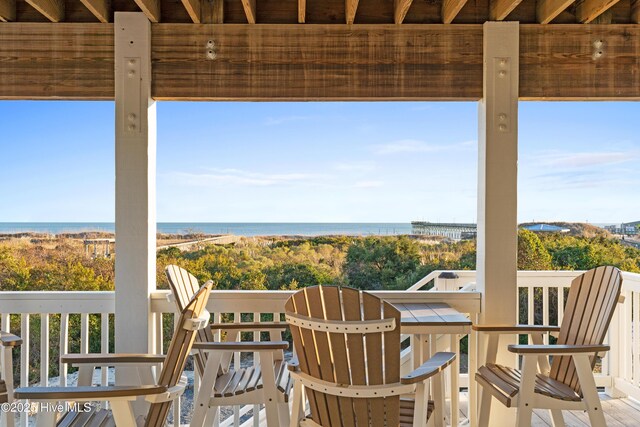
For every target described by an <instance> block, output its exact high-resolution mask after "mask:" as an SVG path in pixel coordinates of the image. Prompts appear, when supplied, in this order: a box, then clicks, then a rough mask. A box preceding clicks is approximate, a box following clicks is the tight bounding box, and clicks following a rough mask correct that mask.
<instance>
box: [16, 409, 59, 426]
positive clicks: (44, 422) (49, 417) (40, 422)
mask: <svg viewBox="0 0 640 427" xmlns="http://www.w3.org/2000/svg"><path fill="white" fill-rule="evenodd" d="M22 416H25V414H24V413H23V415H22ZM55 425H56V413H55V412H53V411H42V412H38V416H37V417H36V427H54V426H55Z"/></svg>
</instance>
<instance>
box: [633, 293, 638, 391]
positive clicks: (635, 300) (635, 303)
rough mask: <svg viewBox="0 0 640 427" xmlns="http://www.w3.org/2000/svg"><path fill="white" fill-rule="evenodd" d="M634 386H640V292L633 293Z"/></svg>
mask: <svg viewBox="0 0 640 427" xmlns="http://www.w3.org/2000/svg"><path fill="white" fill-rule="evenodd" d="M632 295H633V384H634V385H635V386H640V292H633V293H632Z"/></svg>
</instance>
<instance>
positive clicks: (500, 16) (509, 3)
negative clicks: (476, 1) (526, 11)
mask: <svg viewBox="0 0 640 427" xmlns="http://www.w3.org/2000/svg"><path fill="white" fill-rule="evenodd" d="M521 2H522V0H491V3H490V4H489V19H490V20H492V21H503V20H504V19H505V18H506V17H507V16H508V15H509V14H510V13H511V12H512V11H513V9H515V8H516V6H518V5H519V4H520V3H521Z"/></svg>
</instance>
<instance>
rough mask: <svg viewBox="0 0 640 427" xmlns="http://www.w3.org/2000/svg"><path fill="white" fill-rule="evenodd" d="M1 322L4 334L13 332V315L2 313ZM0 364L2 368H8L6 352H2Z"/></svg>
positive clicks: (0, 353)
mask: <svg viewBox="0 0 640 427" xmlns="http://www.w3.org/2000/svg"><path fill="white" fill-rule="evenodd" d="M0 321H1V322H2V330H3V331H4V332H11V315H10V314H9V313H2V316H1V319H0ZM0 363H1V364H2V366H7V361H6V360H5V357H4V351H3V352H0Z"/></svg>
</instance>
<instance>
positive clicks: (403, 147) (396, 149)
mask: <svg viewBox="0 0 640 427" xmlns="http://www.w3.org/2000/svg"><path fill="white" fill-rule="evenodd" d="M475 144H476V142H475V141H463V142H459V143H453V144H430V143H428V142H426V141H421V140H417V139H401V140H398V141H393V142H390V143H388V144H379V145H375V146H374V150H375V152H376V154H398V153H433V152H441V151H454V150H466V149H470V148H472V147H473V146H475Z"/></svg>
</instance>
